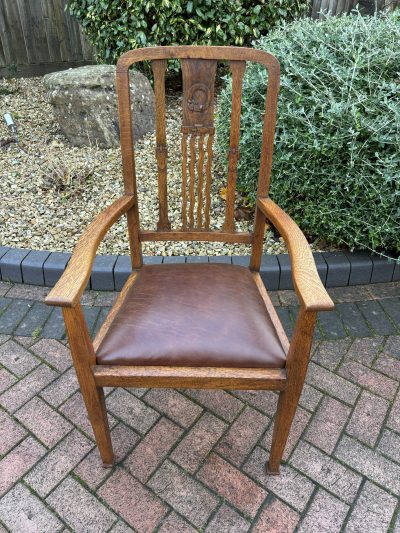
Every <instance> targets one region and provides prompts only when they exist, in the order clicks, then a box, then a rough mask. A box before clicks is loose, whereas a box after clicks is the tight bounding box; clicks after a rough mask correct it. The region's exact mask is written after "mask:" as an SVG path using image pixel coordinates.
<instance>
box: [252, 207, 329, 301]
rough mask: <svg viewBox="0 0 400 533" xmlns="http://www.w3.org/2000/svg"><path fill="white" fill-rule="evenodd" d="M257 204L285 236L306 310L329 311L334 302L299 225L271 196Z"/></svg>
mask: <svg viewBox="0 0 400 533" xmlns="http://www.w3.org/2000/svg"><path fill="white" fill-rule="evenodd" d="M257 206H258V208H259V209H260V210H261V212H262V213H263V214H264V215H265V217H266V218H267V219H268V220H270V221H271V222H272V224H273V225H274V226H275V227H276V229H277V230H278V231H279V233H280V234H281V235H282V237H283V239H284V241H285V242H286V244H287V247H288V250H289V256H290V260H291V263H292V278H293V285H294V288H295V291H296V294H297V296H298V297H299V300H300V302H301V304H302V305H303V307H304V308H305V310H306V311H329V310H331V309H333V308H334V307H335V306H334V303H333V302H332V300H331V298H330V296H329V294H328V293H327V291H326V289H325V287H324V286H323V284H322V283H321V280H320V277H319V274H318V272H317V268H316V266H315V261H314V258H313V255H312V252H311V248H310V245H309V244H308V242H307V240H306V238H305V237H304V235H303V232H302V231H301V229H300V228H299V227H298V225H297V224H296V223H295V222H294V220H292V219H291V218H290V216H289V215H288V214H287V213H285V211H283V210H282V209H281V208H280V207H279V206H278V205H276V204H275V203H274V202H273V201H272V200H271V199H270V198H259V199H258V200H257Z"/></svg>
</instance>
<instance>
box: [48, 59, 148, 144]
mask: <svg viewBox="0 0 400 533" xmlns="http://www.w3.org/2000/svg"><path fill="white" fill-rule="evenodd" d="M44 84H45V87H46V88H47V90H48V97H49V101H50V103H51V104H52V105H53V108H54V114H55V118H56V120H57V122H58V124H59V126H60V129H61V131H62V132H63V134H64V135H65V136H66V137H67V138H68V140H69V141H70V142H71V143H72V144H73V145H74V146H84V145H89V144H96V143H97V144H98V145H99V146H101V147H102V148H112V147H116V146H118V145H119V126H118V112H117V99H116V93H115V66H113V65H89V66H86V67H79V68H72V69H68V70H63V71H61V72H54V73H52V74H47V75H46V76H44ZM130 86H131V107H132V112H133V133H134V139H135V140H137V139H140V138H141V137H143V135H145V134H146V133H149V132H152V131H154V93H153V89H152V88H151V85H150V83H149V81H148V79H147V78H146V77H145V76H143V74H141V73H140V72H137V71H135V70H133V71H131V73H130Z"/></svg>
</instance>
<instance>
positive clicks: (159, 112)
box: [151, 59, 171, 230]
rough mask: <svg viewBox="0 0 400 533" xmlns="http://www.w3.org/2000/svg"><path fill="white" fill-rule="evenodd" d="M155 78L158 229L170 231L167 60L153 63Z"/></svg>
mask: <svg viewBox="0 0 400 533" xmlns="http://www.w3.org/2000/svg"><path fill="white" fill-rule="evenodd" d="M151 68H152V70H153V76H154V93H155V99H156V158H157V169H158V207H159V215H158V223H157V229H159V230H169V229H171V223H170V221H169V220H168V187H167V157H168V150H167V137H166V131H165V130H166V121H165V71H166V69H167V60H166V59H155V60H153V61H152V62H151Z"/></svg>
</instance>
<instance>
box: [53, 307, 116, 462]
mask: <svg viewBox="0 0 400 533" xmlns="http://www.w3.org/2000/svg"><path fill="white" fill-rule="evenodd" d="M63 315H64V320H65V326H66V329H67V333H68V339H69V344H70V349H71V355H72V359H73V362H74V367H75V371H76V375H77V378H78V381H79V385H80V388H81V393H82V396H83V400H84V402H85V405H86V409H87V412H88V416H89V420H90V423H91V425H92V428H93V433H94V436H95V439H96V443H97V446H98V448H99V451H100V456H101V459H102V461H103V466H105V467H111V466H112V465H113V463H114V454H113V449H112V444H111V435H110V428H109V425H108V418H107V411H106V405H105V400H104V393H103V388H102V387H97V386H96V383H95V380H94V376H93V371H92V367H93V366H94V365H95V364H96V355H95V353H94V350H93V346H92V343H91V340H90V336H89V332H88V330H87V327H86V322H85V319H84V315H83V312H82V308H81V307H80V305H78V306H76V307H73V308H68V307H65V308H64V309H63Z"/></svg>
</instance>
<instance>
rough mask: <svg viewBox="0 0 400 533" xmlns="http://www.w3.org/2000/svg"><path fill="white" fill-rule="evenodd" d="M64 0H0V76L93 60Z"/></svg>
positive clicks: (313, 0)
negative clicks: (66, 9)
mask: <svg viewBox="0 0 400 533" xmlns="http://www.w3.org/2000/svg"><path fill="white" fill-rule="evenodd" d="M66 3H67V0H0V77H2V76H3V77H10V76H35V75H36V76H40V75H43V74H45V73H46V72H53V71H56V70H62V69H64V68H68V67H71V66H79V65H84V64H87V63H91V62H93V55H92V50H91V48H90V46H89V45H88V43H87V41H86V40H85V38H84V36H83V33H82V30H81V28H80V26H79V24H78V23H77V21H76V20H75V19H73V18H72V17H71V16H70V15H69V13H68V11H65V5H66ZM356 4H358V5H359V6H360V10H361V12H363V13H365V14H368V13H373V12H374V11H375V9H382V8H384V7H387V8H394V7H396V6H398V5H400V0H310V15H311V16H312V17H313V18H320V17H321V16H323V13H327V12H331V13H332V14H333V15H340V14H343V13H348V12H349V11H351V9H353V8H354V7H355V5H356Z"/></svg>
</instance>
